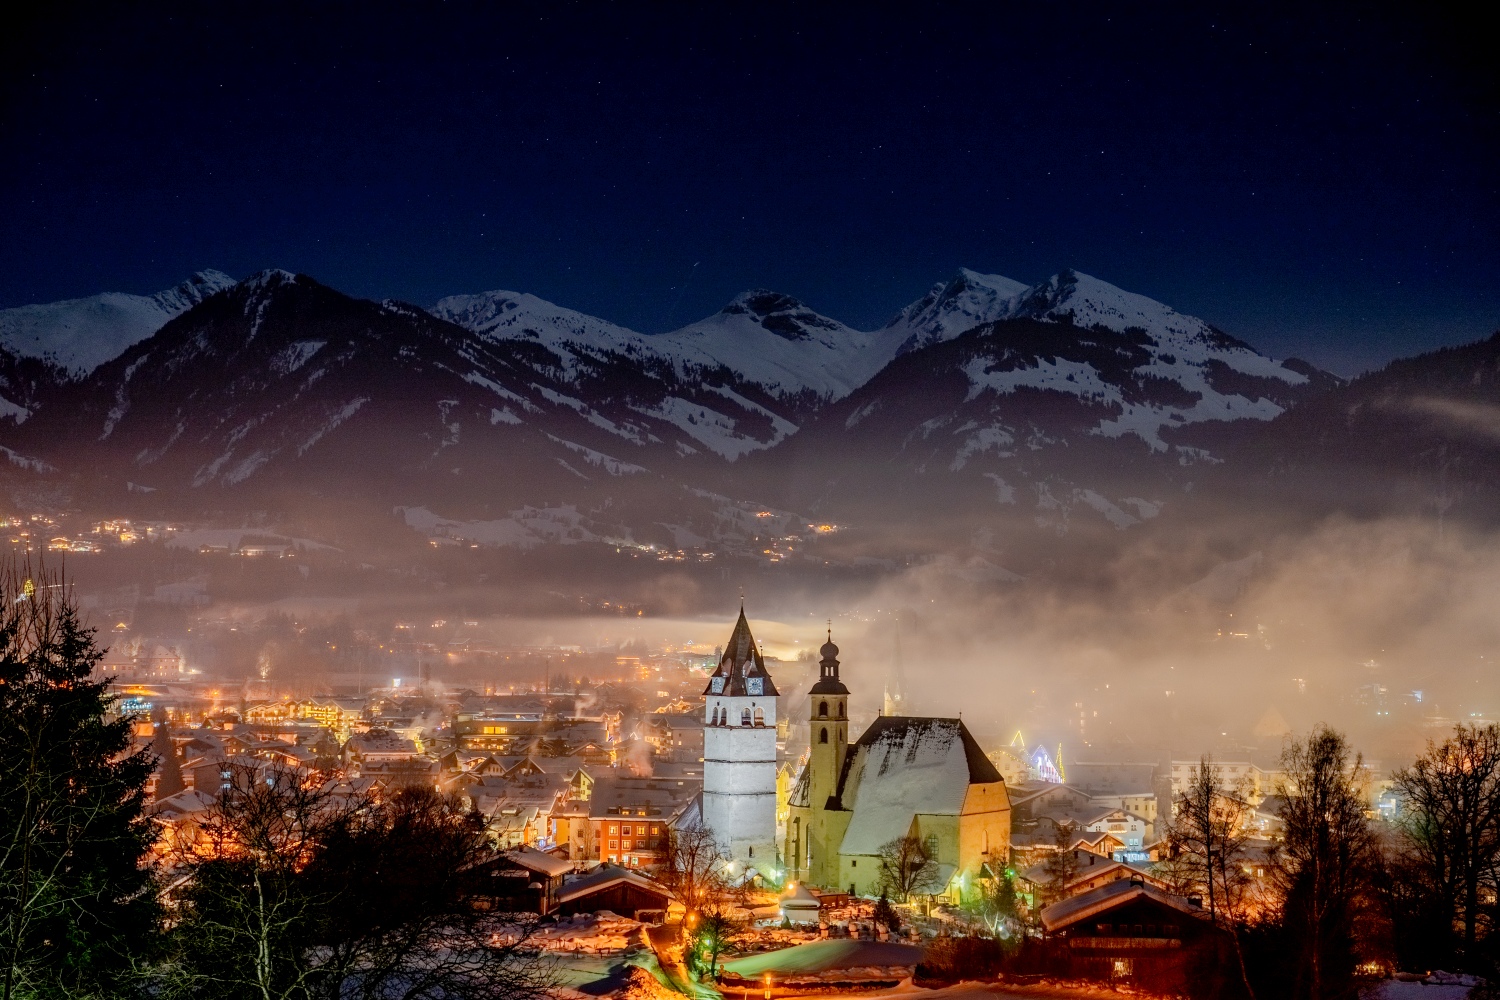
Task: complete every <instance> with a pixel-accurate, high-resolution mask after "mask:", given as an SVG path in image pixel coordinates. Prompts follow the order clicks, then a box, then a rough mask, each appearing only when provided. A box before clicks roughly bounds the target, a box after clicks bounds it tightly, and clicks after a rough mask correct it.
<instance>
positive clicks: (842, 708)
mask: <svg viewBox="0 0 1500 1000" xmlns="http://www.w3.org/2000/svg"><path fill="white" fill-rule="evenodd" d="M843 717H844V703H843V702H839V718H840V719H842V718H843Z"/></svg>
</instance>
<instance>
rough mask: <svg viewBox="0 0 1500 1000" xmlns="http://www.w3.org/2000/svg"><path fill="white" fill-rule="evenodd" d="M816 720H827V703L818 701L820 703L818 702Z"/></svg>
mask: <svg viewBox="0 0 1500 1000" xmlns="http://www.w3.org/2000/svg"><path fill="white" fill-rule="evenodd" d="M818 718H820V719H826V718H828V702H826V701H820V702H818Z"/></svg>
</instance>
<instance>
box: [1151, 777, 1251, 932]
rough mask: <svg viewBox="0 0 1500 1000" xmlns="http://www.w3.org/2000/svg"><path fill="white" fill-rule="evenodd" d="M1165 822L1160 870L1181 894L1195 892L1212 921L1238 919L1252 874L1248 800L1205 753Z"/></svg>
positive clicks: (1242, 910)
mask: <svg viewBox="0 0 1500 1000" xmlns="http://www.w3.org/2000/svg"><path fill="white" fill-rule="evenodd" d="M1175 805H1176V809H1175V811H1174V814H1173V816H1172V820H1171V823H1170V825H1169V826H1168V827H1167V836H1166V840H1167V845H1168V849H1169V853H1170V860H1169V861H1168V862H1167V863H1166V864H1165V865H1164V866H1163V869H1164V871H1165V872H1166V873H1167V874H1168V875H1169V877H1170V878H1171V880H1172V881H1173V882H1174V883H1175V884H1174V886H1173V888H1174V889H1176V890H1177V891H1178V892H1181V893H1182V894H1183V895H1199V896H1202V897H1203V899H1204V900H1205V901H1206V902H1207V903H1208V913H1209V916H1210V917H1211V918H1212V919H1213V921H1214V922H1215V923H1223V922H1225V921H1228V922H1230V923H1234V922H1238V921H1240V920H1242V919H1243V918H1244V916H1245V904H1246V900H1247V897H1248V894H1249V890H1250V887H1251V885H1252V883H1253V881H1254V880H1253V879H1252V878H1251V876H1250V874H1249V873H1248V872H1247V871H1246V870H1245V861H1246V857H1247V849H1246V844H1247V842H1248V841H1249V839H1250V838H1249V823H1248V818H1249V813H1250V806H1249V803H1247V802H1246V801H1245V799H1244V798H1243V796H1242V794H1241V789H1239V788H1230V787H1228V786H1227V785H1226V784H1225V782H1224V779H1223V769H1222V768H1221V767H1219V766H1218V765H1217V764H1215V763H1214V761H1213V758H1212V757H1211V756H1208V755H1204V756H1203V758H1202V759H1201V760H1200V761H1199V762H1198V766H1197V767H1195V768H1193V769H1192V771H1190V772H1189V775H1188V785H1187V788H1186V789H1184V790H1183V792H1182V794H1181V795H1180V796H1178V798H1177V802H1176V803H1175Z"/></svg>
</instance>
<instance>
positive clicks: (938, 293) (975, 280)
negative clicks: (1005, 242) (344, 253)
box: [886, 267, 1027, 354]
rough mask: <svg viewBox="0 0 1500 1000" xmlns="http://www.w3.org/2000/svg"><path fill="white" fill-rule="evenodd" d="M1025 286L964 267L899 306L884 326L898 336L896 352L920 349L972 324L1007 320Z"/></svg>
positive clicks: (962, 331)
mask: <svg viewBox="0 0 1500 1000" xmlns="http://www.w3.org/2000/svg"><path fill="white" fill-rule="evenodd" d="M1026 290H1027V286H1026V285H1024V284H1022V283H1021V282H1019V281H1015V280H1014V279H1011V278H1007V277H1004V276H1002V275H999V274H980V273H979V272H978V271H971V270H969V269H968V268H966V267H963V268H959V271H958V274H956V275H955V276H954V277H953V278H951V279H950V280H948V281H940V282H938V283H937V284H935V285H933V286H932V290H931V291H929V292H928V293H927V294H926V295H924V296H922V297H921V298H920V299H918V300H917V301H915V302H913V303H912V304H911V305H909V306H907V307H906V308H905V309H902V310H901V311H900V312H898V313H897V314H896V315H895V316H893V317H891V321H890V322H889V323H887V324H886V329H887V330H890V331H893V336H899V337H900V343H899V344H898V347H897V353H899V354H906V353H908V352H909V351H916V350H920V349H921V348H923V347H930V346H931V345H933V344H940V343H942V342H943V341H945V340H952V339H953V338H954V337H957V336H958V335H959V334H961V333H967V332H968V331H970V330H972V329H974V328H975V327H976V326H981V325H983V324H985V323H993V322H994V321H995V320H997V319H1008V318H1009V317H1010V314H1011V311H1012V309H1013V308H1014V302H1015V300H1016V299H1017V298H1019V297H1020V296H1021V294H1022V293H1024V292H1025V291H1026Z"/></svg>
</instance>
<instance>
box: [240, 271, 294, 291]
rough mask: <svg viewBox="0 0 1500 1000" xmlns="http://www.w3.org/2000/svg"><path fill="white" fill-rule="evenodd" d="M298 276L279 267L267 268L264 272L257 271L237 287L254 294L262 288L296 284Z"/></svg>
mask: <svg viewBox="0 0 1500 1000" xmlns="http://www.w3.org/2000/svg"><path fill="white" fill-rule="evenodd" d="M297 281H298V276H297V275H295V274H293V273H292V272H291V271H287V270H283V269H282V268H279V267H268V268H266V269H265V270H264V271H257V272H256V273H254V274H252V275H250V277H248V278H246V279H245V280H244V281H241V282H240V283H239V286H240V287H241V288H243V289H244V290H245V291H249V292H254V291H259V290H260V289H263V288H275V287H277V286H278V285H291V284H296V283H297Z"/></svg>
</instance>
